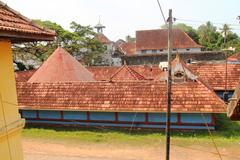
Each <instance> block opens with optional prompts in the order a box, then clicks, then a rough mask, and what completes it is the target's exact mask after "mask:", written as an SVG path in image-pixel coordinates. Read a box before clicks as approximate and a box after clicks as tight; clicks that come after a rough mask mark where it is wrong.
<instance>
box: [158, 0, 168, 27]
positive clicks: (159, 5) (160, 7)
mask: <svg viewBox="0 0 240 160" xmlns="http://www.w3.org/2000/svg"><path fill="white" fill-rule="evenodd" d="M157 3H158V7H159V9H160V12H161V15H162V17H163V20H164V23H165V24H167V21H166V18H165V16H164V13H163V10H162V6H161V4H160V2H159V0H157Z"/></svg>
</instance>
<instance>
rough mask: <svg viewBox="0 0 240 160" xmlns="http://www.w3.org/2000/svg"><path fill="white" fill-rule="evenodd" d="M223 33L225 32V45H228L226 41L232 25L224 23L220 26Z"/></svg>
mask: <svg viewBox="0 0 240 160" xmlns="http://www.w3.org/2000/svg"><path fill="white" fill-rule="evenodd" d="M220 30H221V33H222V34H223V38H224V42H223V47H224V48H225V47H226V42H227V38H228V37H227V36H228V35H229V34H230V33H231V31H230V27H229V25H227V24H224V25H223V27H222V28H220Z"/></svg>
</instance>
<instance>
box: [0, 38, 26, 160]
mask: <svg viewBox="0 0 240 160" xmlns="http://www.w3.org/2000/svg"><path fill="white" fill-rule="evenodd" d="M23 125H24V121H23V120H21V118H20V115H19V113H18V109H17V95H16V85H15V78H14V69H13V60H12V50H11V42H10V41H7V40H5V41H3V40H2V41H0V160H22V159H23V154H22V148H21V130H22V127H23Z"/></svg>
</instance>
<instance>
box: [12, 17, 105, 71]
mask: <svg viewBox="0 0 240 160" xmlns="http://www.w3.org/2000/svg"><path fill="white" fill-rule="evenodd" d="M33 23H35V24H37V25H39V26H42V27H44V28H47V29H51V30H55V32H56V39H55V40H54V41H53V42H32V43H24V44H20V45H14V47H13V52H14V60H15V62H18V61H21V62H23V64H25V65H26V68H30V67H31V66H32V65H34V66H36V64H39V63H42V62H43V61H44V60H46V59H47V58H48V56H49V55H50V54H51V53H52V52H53V51H54V50H55V49H56V48H57V46H58V45H59V44H60V45H61V46H62V47H64V48H65V49H66V50H67V51H68V52H69V53H71V54H72V55H73V56H75V57H76V58H77V59H78V60H80V59H81V60H82V61H83V62H84V63H85V64H89V65H91V64H96V63H101V54H102V53H104V52H105V50H106V48H105V46H104V45H103V44H102V43H100V42H99V41H98V40H97V39H96V33H95V32H94V31H93V29H92V28H91V27H90V26H82V25H80V24H77V23H76V22H72V23H71V24H70V28H71V30H70V31H69V30H66V29H64V28H63V27H61V26H60V25H59V24H57V23H54V22H51V21H41V20H33ZM30 60H33V61H31V62H32V63H30V64H27V61H28V62H29V61H30ZM21 68H23V67H21Z"/></svg>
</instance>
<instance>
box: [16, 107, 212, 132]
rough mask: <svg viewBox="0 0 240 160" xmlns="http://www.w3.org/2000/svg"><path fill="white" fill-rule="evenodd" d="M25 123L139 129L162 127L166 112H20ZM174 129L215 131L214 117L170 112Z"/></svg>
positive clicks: (209, 114)
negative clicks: (207, 126)
mask: <svg viewBox="0 0 240 160" xmlns="http://www.w3.org/2000/svg"><path fill="white" fill-rule="evenodd" d="M20 113H21V116H22V118H25V119H26V122H27V123H39V124H63V125H80V126H102V127H115V126H116V127H137V128H138V127H142V128H162V129H164V128H165V123H166V114H165V113H133V112H81V111H46V110H20ZM171 123H172V126H171V127H172V128H173V129H193V130H195V129H207V128H206V125H205V123H207V124H208V125H209V127H210V129H215V116H214V114H211V113H205V114H204V118H203V117H202V116H201V114H200V113H172V116H171Z"/></svg>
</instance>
